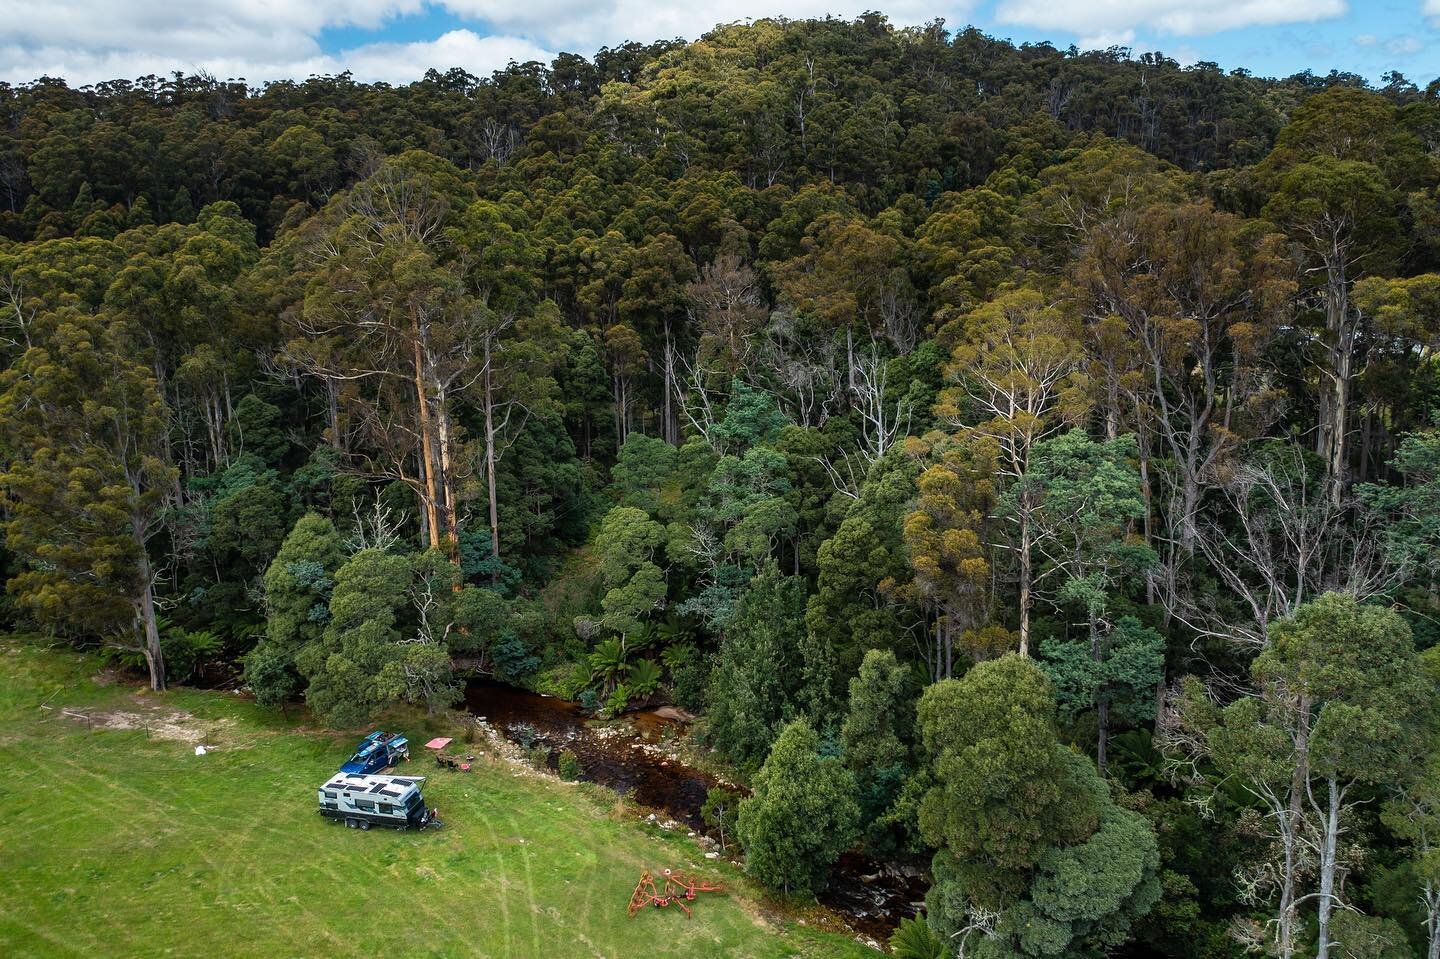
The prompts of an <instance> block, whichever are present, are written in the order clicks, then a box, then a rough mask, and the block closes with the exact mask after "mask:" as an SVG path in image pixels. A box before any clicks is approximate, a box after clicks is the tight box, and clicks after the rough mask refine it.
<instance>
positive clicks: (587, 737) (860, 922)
mask: <svg viewBox="0 0 1440 959" xmlns="http://www.w3.org/2000/svg"><path fill="white" fill-rule="evenodd" d="M465 705H466V707H467V708H468V709H469V710H470V712H472V713H474V714H475V715H477V716H483V717H484V718H485V719H486V721H488V722H489V723H490V724H491V725H493V726H495V727H496V728H497V729H499V730H501V731H502V732H503V733H504V734H505V735H506V737H507V738H509V739H510V740H512V741H513V742H518V743H520V744H521V745H525V746H528V745H530V744H531V742H532V741H533V744H535V745H543V746H547V747H549V748H550V749H551V750H552V755H551V761H552V762H553V761H554V758H555V753H558V751H559V750H561V749H570V750H572V751H574V753H575V755H576V757H577V758H579V760H580V764H581V766H583V767H584V770H585V772H584V778H585V779H587V780H589V781H591V782H595V783H599V784H600V785H602V786H608V787H609V788H611V789H614V790H616V791H617V792H628V793H630V794H631V796H632V798H633V799H634V800H635V802H637V803H639V804H640V805H642V806H647V807H649V808H651V809H655V810H659V811H663V812H665V813H668V814H669V815H670V816H671V817H672V818H674V819H676V820H678V821H681V822H684V823H686V824H687V825H689V826H690V827H692V828H694V829H697V830H698V829H700V828H702V823H701V820H700V806H701V804H703V803H704V802H705V793H706V792H707V791H708V790H709V789H711V788H712V787H714V786H716V785H719V783H718V781H717V780H716V779H715V777H713V776H711V775H709V774H708V773H705V772H703V771H701V770H699V769H695V768H693V767H691V766H687V765H685V764H684V763H679V762H676V761H675V760H673V759H667V758H666V757H664V756H655V755H652V754H651V753H648V752H646V751H645V750H643V749H637V748H633V747H635V746H636V745H637V744H640V743H643V742H647V741H648V742H659V741H661V740H663V739H665V738H667V737H671V736H679V735H683V734H684V724H683V723H680V722H678V721H676V720H671V719H665V718H662V717H659V716H656V715H655V714H654V713H650V712H639V713H632V714H629V715H627V716H626V718H627V719H629V720H631V722H632V724H633V725H634V727H635V729H636V733H635V734H634V735H628V734H627V735H614V736H608V735H604V734H601V733H600V732H599V731H597V730H595V729H591V728H589V727H587V726H586V725H585V721H586V718H587V717H586V715H585V714H584V713H583V712H582V711H581V710H580V708H579V707H578V706H576V705H575V704H574V703H570V702H566V701H565V700H563V699H556V698H554V697H549V696H540V695H538V694H536V693H531V692H527V691H526V690H522V689H515V688H513V687H510V686H501V685H498V684H495V683H489V682H483V681H472V682H471V683H470V684H469V686H468V687H467V688H466V690H465ZM925 885H926V884H925V881H924V879H923V878H922V877H920V876H916V875H902V874H899V871H898V870H892V869H885V868H883V867H882V866H881V865H880V864H878V863H875V862H873V861H871V860H868V859H866V858H865V857H863V856H858V855H853V854H848V853H847V854H846V855H845V856H843V857H841V859H840V862H839V863H837V864H836V868H835V871H834V873H833V874H832V876H831V880H830V885H829V886H828V887H827V888H826V889H825V891H824V892H822V893H821V894H820V897H819V898H820V902H821V903H823V904H824V905H826V906H828V907H830V908H831V909H833V910H834V911H835V912H837V913H838V914H840V915H841V916H842V917H843V918H844V919H845V920H846V921H847V923H848V924H849V925H851V926H852V927H853V928H854V929H855V930H856V931H857V932H862V933H864V934H866V935H868V936H871V937H873V938H875V939H878V940H880V941H881V942H883V941H885V940H886V939H887V938H888V937H889V935H890V933H891V932H893V931H894V929H895V927H896V926H897V925H898V924H899V922H900V920H901V919H902V918H903V917H906V916H913V915H914V914H915V911H916V910H915V905H914V904H915V903H917V902H919V901H920V900H921V899H923V898H924V896H925Z"/></svg>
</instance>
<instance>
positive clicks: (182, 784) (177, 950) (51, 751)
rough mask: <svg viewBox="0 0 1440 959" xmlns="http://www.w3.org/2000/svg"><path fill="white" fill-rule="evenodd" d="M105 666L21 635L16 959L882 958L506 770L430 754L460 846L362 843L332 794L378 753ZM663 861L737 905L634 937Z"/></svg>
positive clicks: (614, 815)
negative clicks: (325, 793)
mask: <svg viewBox="0 0 1440 959" xmlns="http://www.w3.org/2000/svg"><path fill="white" fill-rule="evenodd" d="M99 665H100V664H99V663H98V661H97V660H95V659H94V658H91V657H87V656H81V655H77V654H75V653H72V652H69V651H63V650H61V651H52V650H46V649H42V648H39V647H37V646H35V645H33V644H28V643H24V642H21V641H17V640H5V639H0V777H3V783H4V797H5V800H6V802H5V806H6V811H5V815H4V816H3V817H0V861H3V863H4V870H5V876H4V880H3V881H0V955H5V956H7V957H8V956H72V955H73V956H95V955H104V956H205V957H207V959H214V957H221V956H241V955H247V956H248V955H271V956H279V957H288V956H316V955H326V956H362V955H363V956H375V955H389V956H406V957H411V956H482V957H494V959H523V957H535V959H540V957H544V959H565V957H571V956H573V957H587V959H589V957H606V959H610V957H614V959H631V957H640V956H644V957H647V959H649V957H665V956H675V957H687V959H689V957H703V956H715V957H720V956H724V957H780V956H814V957H832V956H833V957H861V956H874V955H875V953H874V952H872V951H870V950H868V949H865V948H863V947H862V946H860V945H858V944H856V943H855V942H853V941H852V940H851V939H849V938H848V937H846V936H841V935H837V934H831V933H826V932H822V931H820V930H818V929H816V928H814V927H813V926H804V925H801V924H799V923H798V922H797V921H792V920H790V919H786V918H777V914H776V912H775V911H774V909H773V908H772V907H770V906H768V905H766V904H764V902H763V899H762V897H761V896H760V895H759V893H758V892H757V890H756V889H755V888H754V887H753V886H752V885H751V884H750V883H749V882H748V881H746V880H745V878H744V877H743V876H742V875H741V874H740V873H739V872H738V871H737V870H735V869H734V868H732V867H730V866H729V865H727V864H725V863H723V862H721V863H717V862H714V861H708V860H706V859H705V858H704V856H703V852H702V850H701V849H700V848H699V847H698V846H697V845H696V844H695V843H694V842H693V841H691V840H689V839H686V838H685V837H684V835H683V834H674V833H666V832H664V831H662V830H659V829H656V828H654V827H649V826H645V825H643V824H641V823H640V822H638V821H637V819H636V818H635V817H634V816H633V815H632V814H630V813H628V812H625V811H623V810H622V809H621V807H620V806H619V804H617V803H616V802H615V801H614V800H613V799H609V798H606V797H605V796H604V795H601V794H598V793H597V792H596V791H594V790H590V789H587V788H584V787H576V786H572V785H568V784H565V783H561V782H559V781H556V780H552V779H549V778H546V777H541V776H537V775H533V774H524V773H521V772H520V771H518V770H517V769H516V768H515V767H513V766H511V765H510V764H508V763H506V762H504V761H501V760H498V759H497V760H488V761H482V762H479V763H477V765H476V767H475V771H472V772H470V773H457V772H449V771H442V770H437V769H436V767H435V765H434V764H433V763H431V762H427V761H426V759H427V758H428V757H427V756H420V755H419V754H420V753H422V752H424V750H421V749H419V748H417V749H416V754H417V758H416V761H415V762H413V763H411V764H410V765H409V766H407V767H405V768H404V769H403V772H405V773H411V774H416V775H425V776H428V777H429V779H428V780H427V781H426V784H425V787H424V788H425V796H426V800H427V801H428V802H429V803H430V804H431V805H432V806H434V807H436V808H438V809H439V810H440V813H441V815H442V817H443V818H444V820H445V828H444V829H442V830H439V831H430V830H427V831H425V832H420V833H397V832H393V831H391V830H371V831H369V832H356V831H353V830H347V829H345V828H343V827H340V826H337V825H334V824H333V823H331V822H329V821H327V820H325V819H322V818H321V817H320V816H319V815H317V813H316V811H315V790H316V788H317V787H318V786H319V785H320V783H321V782H322V781H323V780H324V778H325V777H326V776H327V775H328V774H330V773H331V772H333V771H334V770H335V768H336V767H337V766H338V765H339V764H340V763H341V762H342V761H344V759H345V758H346V757H347V755H348V754H349V751H350V749H351V748H353V746H354V743H355V742H356V741H357V739H358V738H359V737H358V735H357V734H346V735H343V736H342V735H332V734H328V733H324V732H318V731H313V730H306V729H303V728H302V727H300V726H299V725H298V722H297V721H296V720H295V719H294V718H292V719H290V720H284V719H282V718H281V717H279V716H277V715H272V714H271V713H269V712H267V711H264V710H261V709H259V708H258V707H256V706H255V705H253V704H252V703H250V702H248V701H246V700H243V699H241V697H238V696H236V695H234V694H233V693H223V692H205V691H198V690H174V691H171V692H168V693H162V694H151V693H149V692H148V691H143V690H139V689H137V688H136V687H135V686H133V685H130V684H128V683H123V682H115V681H114V680H113V678H107V677H106V676H105V675H104V674H103V673H102V672H100V670H99ZM42 704H44V706H45V707H46V708H42ZM405 730H406V732H407V733H410V734H411V741H412V742H415V743H421V742H424V741H425V740H426V739H427V738H429V734H431V733H432V732H435V731H439V730H438V728H430V724H427V723H424V722H419V721H415V722H411V723H409V724H408V725H407V726H406V727H405ZM199 742H203V743H205V744H206V745H209V746H214V747H215V749H214V751H212V752H210V753H209V754H208V755H205V756H196V755H195V754H194V748H193V747H194V745H195V744H196V743H199ZM665 866H678V867H683V868H687V869H693V870H695V871H697V872H700V873H702V874H704V875H706V876H709V877H712V878H715V879H719V880H721V881H723V882H724V883H725V884H726V885H727V887H728V888H729V889H730V891H729V892H727V893H717V894H706V895H702V896H701V898H700V899H699V900H698V901H697V902H696V903H695V905H694V910H695V918H694V919H693V920H686V918H685V916H684V914H683V913H681V912H680V911H679V910H677V909H673V908H672V909H667V910H655V909H650V910H646V911H645V912H643V913H641V914H640V915H639V916H637V917H636V918H634V919H629V918H627V917H626V914H625V906H626V903H627V901H628V900H629V896H630V891H631V889H632V888H633V887H634V885H635V881H636V879H637V878H638V877H639V874H640V871H641V870H642V869H647V868H648V869H651V870H655V871H658V870H659V869H661V868H663V867H665Z"/></svg>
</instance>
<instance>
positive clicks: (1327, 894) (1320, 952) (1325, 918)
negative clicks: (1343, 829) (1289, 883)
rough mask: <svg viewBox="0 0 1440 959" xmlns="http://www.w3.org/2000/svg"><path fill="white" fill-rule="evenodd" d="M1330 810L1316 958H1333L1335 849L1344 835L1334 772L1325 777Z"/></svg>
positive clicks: (1324, 844) (1322, 864)
mask: <svg viewBox="0 0 1440 959" xmlns="http://www.w3.org/2000/svg"><path fill="white" fill-rule="evenodd" d="M1325 791H1326V798H1327V808H1326V810H1325V834H1324V837H1323V840H1322V842H1321V844H1320V904H1319V908H1318V910H1317V915H1316V921H1315V926H1316V929H1315V937H1316V945H1315V959H1329V957H1330V914H1331V912H1332V911H1333V910H1334V908H1335V847H1336V845H1337V842H1338V839H1339V836H1340V788H1339V785H1338V784H1337V783H1336V781H1335V775H1334V773H1331V774H1330V775H1329V776H1327V777H1325Z"/></svg>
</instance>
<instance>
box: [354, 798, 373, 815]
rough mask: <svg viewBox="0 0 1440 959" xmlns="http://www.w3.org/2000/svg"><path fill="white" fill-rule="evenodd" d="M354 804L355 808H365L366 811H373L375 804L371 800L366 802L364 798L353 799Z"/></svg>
mask: <svg viewBox="0 0 1440 959" xmlns="http://www.w3.org/2000/svg"><path fill="white" fill-rule="evenodd" d="M355 806H356V808H357V809H363V810H365V811H366V812H374V811H375V804H374V803H373V802H367V801H366V800H364V799H357V800H355Z"/></svg>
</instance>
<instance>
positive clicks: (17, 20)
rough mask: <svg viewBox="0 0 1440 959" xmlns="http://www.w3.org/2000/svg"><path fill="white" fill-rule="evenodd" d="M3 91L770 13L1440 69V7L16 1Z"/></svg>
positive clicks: (387, 65)
mask: <svg viewBox="0 0 1440 959" xmlns="http://www.w3.org/2000/svg"><path fill="white" fill-rule="evenodd" d="M7 6H9V7H10V9H11V13H10V15H9V16H7V18H6V19H7V21H8V22H7V30H6V31H5V34H6V35H5V36H4V37H3V38H0V79H4V80H8V81H11V82H23V81H25V80H29V79H33V78H34V77H36V76H39V75H41V74H50V75H59V76H64V77H66V79H68V80H70V81H71V82H72V83H77V84H81V83H91V82H95V81H97V80H102V79H111V78H114V77H133V76H138V75H140V74H143V73H152V72H156V73H159V72H168V71H171V70H177V69H178V70H193V69H200V68H203V69H207V70H210V71H211V72H213V73H216V74H217V75H219V76H222V77H228V76H234V77H244V78H246V79H248V80H250V81H251V82H259V81H262V80H266V79H273V78H278V77H303V76H306V75H309V74H310V73H329V72H337V71H339V70H344V69H349V70H351V71H353V72H354V73H355V74H356V76H357V77H359V78H361V79H375V80H386V81H389V82H392V83H403V82H406V81H407V80H410V79H414V78H417V77H419V76H420V75H421V74H423V73H424V71H425V70H426V69H427V68H429V67H432V66H433V67H438V68H441V69H443V68H446V67H450V66H460V67H464V68H465V69H467V70H470V71H471V72H472V73H477V74H482V75H483V74H485V73H488V72H489V71H490V70H493V69H496V68H498V67H501V66H503V65H504V64H505V63H506V62H507V61H508V60H510V59H512V58H513V59H518V60H525V59H548V58H549V57H550V56H552V55H553V54H554V53H555V52H557V51H560V50H569V51H572V52H577V53H583V54H587V55H588V54H591V53H593V52H594V51H595V50H596V49H597V48H598V47H600V46H602V45H607V44H616V43H620V42H623V41H624V40H627V39H638V40H652V39H656V38H659V37H665V36H683V37H687V38H693V37H695V36H697V35H698V34H700V33H702V32H703V31H705V30H706V29H708V28H709V27H710V26H712V25H713V24H714V23H716V22H720V21H729V20H741V19H746V18H749V17H759V16H766V15H781V14H783V15H787V16H792V17H805V16H823V15H825V14H827V13H833V14H835V15H838V16H853V15H855V14H857V13H859V12H861V11H863V10H864V9H866V8H867V7H878V8H880V9H882V10H884V11H885V12H886V13H888V14H889V15H890V16H891V19H892V20H894V21H895V22H897V23H920V22H924V21H926V20H929V19H932V18H935V17H943V18H944V19H945V20H946V22H947V23H948V24H949V25H950V26H951V27H952V28H954V27H960V26H963V25H964V24H967V23H974V24H975V25H977V26H979V27H980V28H981V29H983V30H984V31H985V32H987V33H990V34H992V35H995V36H1001V37H1008V38H1010V39H1013V40H1016V41H1018V42H1025V41H1041V40H1048V41H1050V42H1052V43H1054V44H1056V45H1057V46H1060V47H1065V46H1069V45H1070V44H1072V43H1074V44H1077V45H1079V46H1081V47H1097V46H1100V47H1103V46H1109V45H1111V44H1120V45H1123V46H1128V47H1130V48H1132V49H1133V50H1134V51H1136V52H1137V53H1138V52H1143V51H1149V50H1160V51H1162V52H1164V53H1166V54H1167V55H1169V56H1173V57H1175V58H1176V59H1178V60H1180V61H1181V62H1184V63H1191V62H1194V61H1197V60H1213V61H1215V62H1217V63H1219V64H1220V65H1221V66H1222V67H1224V68H1226V69H1232V68H1235V67H1245V68H1247V69H1250V70H1251V71H1252V72H1254V73H1257V74H1263V75H1286V74H1290V73H1294V72H1297V71H1300V70H1304V69H1311V70H1314V71H1316V72H1320V73H1324V72H1327V71H1329V70H1330V69H1332V68H1334V69H1341V70H1348V71H1353V72H1355V73H1360V74H1363V75H1365V76H1367V77H1370V78H1371V79H1372V80H1376V81H1378V80H1379V78H1380V76H1381V75H1382V74H1383V73H1385V72H1386V71H1387V70H1392V69H1395V70H1399V71H1401V72H1402V73H1404V74H1405V75H1406V76H1408V77H1409V78H1410V79H1412V80H1414V81H1416V82H1417V83H1420V84H1422V85H1423V84H1424V83H1426V82H1428V81H1430V80H1432V79H1435V77H1436V75H1437V73H1440V0H1368V2H1367V0H948V2H940V3H933V2H926V0H894V2H892V3H889V4H884V3H877V2H874V0H871V2H868V3H867V2H863V0H723V2H719V3H714V4H709V5H700V4H695V3H693V2H692V0H525V2H523V3H515V2H514V0H187V2H185V3H183V4H176V3H174V2H173V0H164V2H162V0H65V2H64V3H63V4H57V3H56V2H55V0H7Z"/></svg>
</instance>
